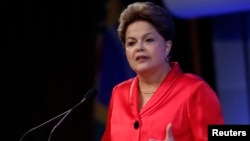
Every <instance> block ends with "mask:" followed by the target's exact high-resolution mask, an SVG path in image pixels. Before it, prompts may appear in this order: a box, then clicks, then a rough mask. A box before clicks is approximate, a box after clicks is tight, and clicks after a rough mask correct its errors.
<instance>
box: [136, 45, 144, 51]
mask: <svg viewBox="0 0 250 141" xmlns="http://www.w3.org/2000/svg"><path fill="white" fill-rule="evenodd" d="M141 51H144V47H143V45H142V44H138V46H137V49H136V52H141Z"/></svg>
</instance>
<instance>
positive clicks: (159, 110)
mask: <svg viewBox="0 0 250 141" xmlns="http://www.w3.org/2000/svg"><path fill="white" fill-rule="evenodd" d="M171 66H172V70H171V71H170V72H169V74H168V75H167V76H166V78H165V79H164V80H163V82H162V84H161V85H160V87H159V88H158V89H157V91H156V92H155V94H154V95H153V96H152V97H151V99H150V100H149V101H148V103H146V105H145V106H144V107H143V108H142V109H141V110H140V112H138V111H139V110H138V77H134V78H131V79H129V80H127V81H124V82H122V83H120V84H118V85H116V86H115V87H114V88H113V91H112V97H111V100H110V105H109V111H108V117H107V124H106V129H105V132H104V134H103V137H102V141H148V140H149V139H151V138H153V139H157V140H164V139H165V137H166V127H167V124H168V123H172V133H173V136H174V138H175V141H207V140H208V132H207V127H208V124H223V123H224V121H223V115H222V110H221V107H220V103H219V100H218V98H217V95H216V94H215V92H214V91H213V90H212V89H211V87H210V86H209V85H208V84H207V83H206V82H205V81H204V80H203V79H201V78H200V77H198V76H196V75H193V74H188V73H186V74H184V73H183V72H182V71H181V69H180V67H179V65H178V63H177V62H175V63H171Z"/></svg>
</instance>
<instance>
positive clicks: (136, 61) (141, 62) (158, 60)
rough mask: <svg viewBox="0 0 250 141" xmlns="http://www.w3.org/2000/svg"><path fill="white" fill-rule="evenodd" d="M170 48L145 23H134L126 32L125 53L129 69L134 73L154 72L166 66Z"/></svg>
mask: <svg viewBox="0 0 250 141" xmlns="http://www.w3.org/2000/svg"><path fill="white" fill-rule="evenodd" d="M171 46H172V42H171V41H166V40H165V39H164V38H163V37H162V36H161V35H160V34H159V33H158V32H157V30H156V29H155V28H154V26H152V25H151V24H150V23H148V22H146V21H136V22H134V23H132V24H130V25H129V26H128V28H127V30H126V39H125V51H126V56H127V59H128V62H129V64H130V67H131V68H132V69H133V70H134V71H135V72H136V73H145V72H154V71H157V70H159V69H161V68H162V67H165V65H166V61H165V59H166V56H167V55H168V53H169V51H170V49H171Z"/></svg>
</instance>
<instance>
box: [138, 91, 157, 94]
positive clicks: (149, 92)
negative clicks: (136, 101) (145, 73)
mask: <svg viewBox="0 0 250 141" xmlns="http://www.w3.org/2000/svg"><path fill="white" fill-rule="evenodd" d="M140 92H141V93H142V94H153V93H155V92H142V91H140Z"/></svg>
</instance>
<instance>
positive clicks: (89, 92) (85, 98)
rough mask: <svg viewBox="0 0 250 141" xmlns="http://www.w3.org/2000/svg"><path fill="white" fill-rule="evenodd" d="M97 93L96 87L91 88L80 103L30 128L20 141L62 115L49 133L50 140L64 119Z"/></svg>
mask: <svg viewBox="0 0 250 141" xmlns="http://www.w3.org/2000/svg"><path fill="white" fill-rule="evenodd" d="M96 95H97V90H96V89H95V88H91V89H90V90H89V91H88V92H87V93H86V94H85V95H84V97H83V99H82V100H81V101H80V102H79V103H77V104H76V105H75V106H74V107H73V108H71V109H69V110H67V111H65V112H64V113H61V114H59V115H57V116H56V117H54V118H52V119H50V120H48V121H46V122H44V123H42V124H40V125H38V126H36V127H34V128H32V129H30V130H28V131H27V132H25V133H24V134H23V135H22V137H21V138H20V140H19V141H22V140H23V139H24V138H25V137H26V136H27V135H28V134H30V133H32V132H34V131H36V130H37V129H39V128H40V127H43V126H45V125H47V124H49V123H51V122H52V121H54V120H56V119H58V118H61V117H62V118H61V120H60V121H59V122H58V123H57V124H56V125H55V126H54V127H53V129H52V130H51V132H50V134H49V138H48V141H50V140H51V138H52V135H53V133H54V131H55V130H56V129H57V128H58V127H59V126H60V125H61V123H62V122H63V121H64V119H65V118H66V117H67V116H68V115H69V114H70V113H71V112H72V111H73V110H74V109H75V108H77V107H78V106H80V105H81V104H82V103H84V102H85V101H86V100H89V99H91V98H93V97H94V96H96Z"/></svg>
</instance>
